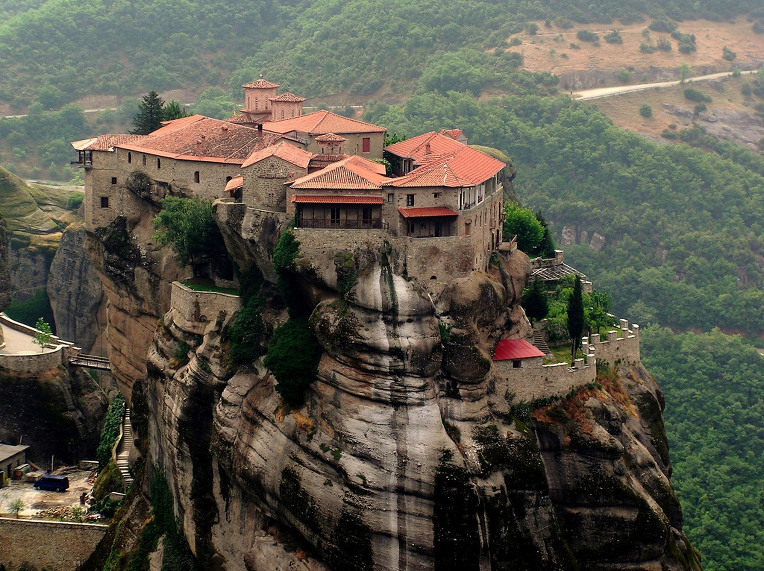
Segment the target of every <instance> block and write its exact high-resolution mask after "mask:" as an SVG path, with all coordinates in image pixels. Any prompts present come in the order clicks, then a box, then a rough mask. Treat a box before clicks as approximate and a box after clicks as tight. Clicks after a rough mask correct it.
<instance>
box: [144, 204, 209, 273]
mask: <svg viewBox="0 0 764 571" xmlns="http://www.w3.org/2000/svg"><path fill="white" fill-rule="evenodd" d="M153 224H154V228H155V229H156V234H155V235H154V239H155V240H156V241H157V242H158V243H159V244H170V245H171V246H172V249H173V251H174V252H175V254H176V258H177V260H178V263H179V264H180V266H181V267H184V266H186V265H187V264H189V263H194V262H197V261H200V260H202V259H204V258H209V257H213V256H215V255H217V254H218V253H219V252H220V249H221V247H222V245H223V237H222V235H221V234H220V229H219V228H218V226H217V224H216V223H215V220H214V219H213V218H212V203H211V202H210V201H209V200H205V199H203V198H178V197H175V196H168V197H167V198H163V199H162V210H161V211H160V212H159V214H157V215H156V217H155V218H154V221H153Z"/></svg>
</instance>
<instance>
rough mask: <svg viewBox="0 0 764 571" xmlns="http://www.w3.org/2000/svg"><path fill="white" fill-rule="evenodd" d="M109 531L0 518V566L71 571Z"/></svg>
mask: <svg viewBox="0 0 764 571" xmlns="http://www.w3.org/2000/svg"><path fill="white" fill-rule="evenodd" d="M108 529H109V527H108V526H106V525H95V524H89V523H69V522H58V521H30V520H23V519H10V518H0V564H3V565H5V566H6V567H10V568H11V569H14V568H16V567H19V566H21V565H22V564H24V563H26V564H28V565H30V566H33V567H34V568H37V569H43V568H44V569H49V570H50V571H71V570H74V569H77V568H78V567H79V566H80V565H82V564H83V563H84V562H85V561H86V560H87V559H88V557H90V555H91V554H92V553H93V550H94V549H95V548H96V545H98V542H99V541H101V539H102V538H103V536H104V535H105V534H106V531H107V530H108Z"/></svg>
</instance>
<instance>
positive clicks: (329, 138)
mask: <svg viewBox="0 0 764 571" xmlns="http://www.w3.org/2000/svg"><path fill="white" fill-rule="evenodd" d="M316 141H318V142H319V143H344V142H345V141H347V139H346V138H345V137H341V136H340V135H335V134H334V133H327V134H326V135H319V136H318V137H316Z"/></svg>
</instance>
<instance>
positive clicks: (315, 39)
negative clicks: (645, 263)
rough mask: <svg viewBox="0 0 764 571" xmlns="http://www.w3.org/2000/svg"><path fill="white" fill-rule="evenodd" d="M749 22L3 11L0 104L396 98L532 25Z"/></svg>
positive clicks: (470, 14)
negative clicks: (341, 95)
mask: <svg viewBox="0 0 764 571" xmlns="http://www.w3.org/2000/svg"><path fill="white" fill-rule="evenodd" d="M752 10H758V12H753V13H752V17H753V18H760V17H762V16H764V10H762V8H761V5H760V2H758V1H757V0H740V1H738V2H734V3H730V2H726V1H723V0H699V1H697V2H687V1H684V0H672V1H668V2H659V1H657V0H640V1H634V0H617V1H607V0H595V1H593V2H592V1H589V0H570V1H566V2H546V1H531V2H527V1H520V0H500V1H498V2H486V1H484V0H462V1H459V2H453V1H451V0H433V1H431V2H426V3H412V2H409V1H406V0H388V1H385V2H376V1H370V0H355V1H351V2H345V1H342V0H316V1H308V0H274V1H264V0H259V1H256V2H244V1H243V0H232V1H230V2H200V1H199V0H162V1H158V2H149V1H146V0H135V1H134V2H128V1H127V0H94V1H92V2H76V1H73V0H43V1H36V2H16V1H13V2H10V1H9V0H3V2H2V3H0V22H1V23H0V69H3V74H2V75H1V76H0V102H8V103H11V104H12V105H13V106H15V107H16V108H19V109H21V108H25V107H26V106H27V105H29V104H31V103H32V102H34V101H38V102H40V103H41V104H42V105H43V106H44V107H46V108H56V107H58V106H60V105H62V104H64V103H67V102H70V101H73V100H76V99H77V98H79V97H81V96H83V95H85V94H91V93H110V94H118V95H125V94H132V95H135V94H138V93H141V92H145V91H148V90H150V89H157V90H159V91H162V90H165V89H170V88H181V87H191V88H194V89H200V90H201V88H204V87H207V86H210V85H221V84H224V83H226V82H227V81H229V80H230V81H229V84H230V85H231V86H232V87H234V88H238V87H239V85H241V84H242V83H244V82H245V81H249V80H251V79H252V77H253V76H255V77H256V76H257V75H258V74H260V73H265V74H267V76H268V77H269V78H270V79H271V80H273V81H277V82H279V83H281V84H283V85H286V86H288V87H289V89H291V90H293V91H299V92H300V93H302V94H303V95H306V96H312V95H325V94H331V93H335V92H337V91H343V90H349V91H350V92H351V93H357V94H368V93H373V92H375V91H377V90H378V89H380V88H382V87H384V88H385V90H386V92H387V93H392V92H398V93H400V92H401V91H403V92H404V93H405V92H408V91H410V88H411V86H412V82H413V80H416V79H417V78H418V77H419V76H420V75H421V74H423V73H425V71H426V70H427V68H428V67H429V66H430V65H432V64H433V62H434V61H437V54H439V53H443V52H450V51H454V50H457V49H459V48H463V47H466V48H471V49H477V50H481V49H484V48H492V47H495V46H498V45H504V41H505V40H506V39H507V38H508V37H509V36H510V35H511V34H512V33H514V32H517V31H520V30H522V29H523V25H524V24H525V23H527V22H529V21H531V20H544V19H550V20H554V21H555V23H556V24H559V25H564V21H565V20H568V19H572V20H577V21H582V22H587V21H597V22H611V21H613V20H615V19H616V18H618V19H620V20H621V21H630V20H631V21H633V20H634V19H637V18H640V17H642V16H641V15H642V14H647V15H649V16H653V17H670V18H674V19H677V20H681V19H683V18H698V17H705V18H709V19H724V18H728V17H730V16H732V15H734V14H741V13H748V12H749V11H752ZM347 30H352V31H353V33H352V34H348V33H347ZM232 72H234V73H233V75H230V74H231V73H232Z"/></svg>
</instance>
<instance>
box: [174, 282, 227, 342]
mask: <svg viewBox="0 0 764 571" xmlns="http://www.w3.org/2000/svg"><path fill="white" fill-rule="evenodd" d="M239 309H241V298H240V297H239V296H238V295H233V294H230V293H221V292H215V291H195V290H192V289H191V288H189V287H186V286H184V285H183V284H182V283H180V282H172V292H171V294H170V311H171V312H172V320H173V322H174V323H175V324H176V325H177V326H178V327H180V328H181V329H183V330H184V331H188V332H190V333H195V334H198V335H203V334H204V333H205V330H206V329H207V326H208V325H209V324H210V323H213V324H214V323H215V322H216V321H217V320H218V318H219V317H222V318H223V319H224V320H228V319H230V318H231V316H232V315H233V314H234V313H236V312H237V311H239Z"/></svg>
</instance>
